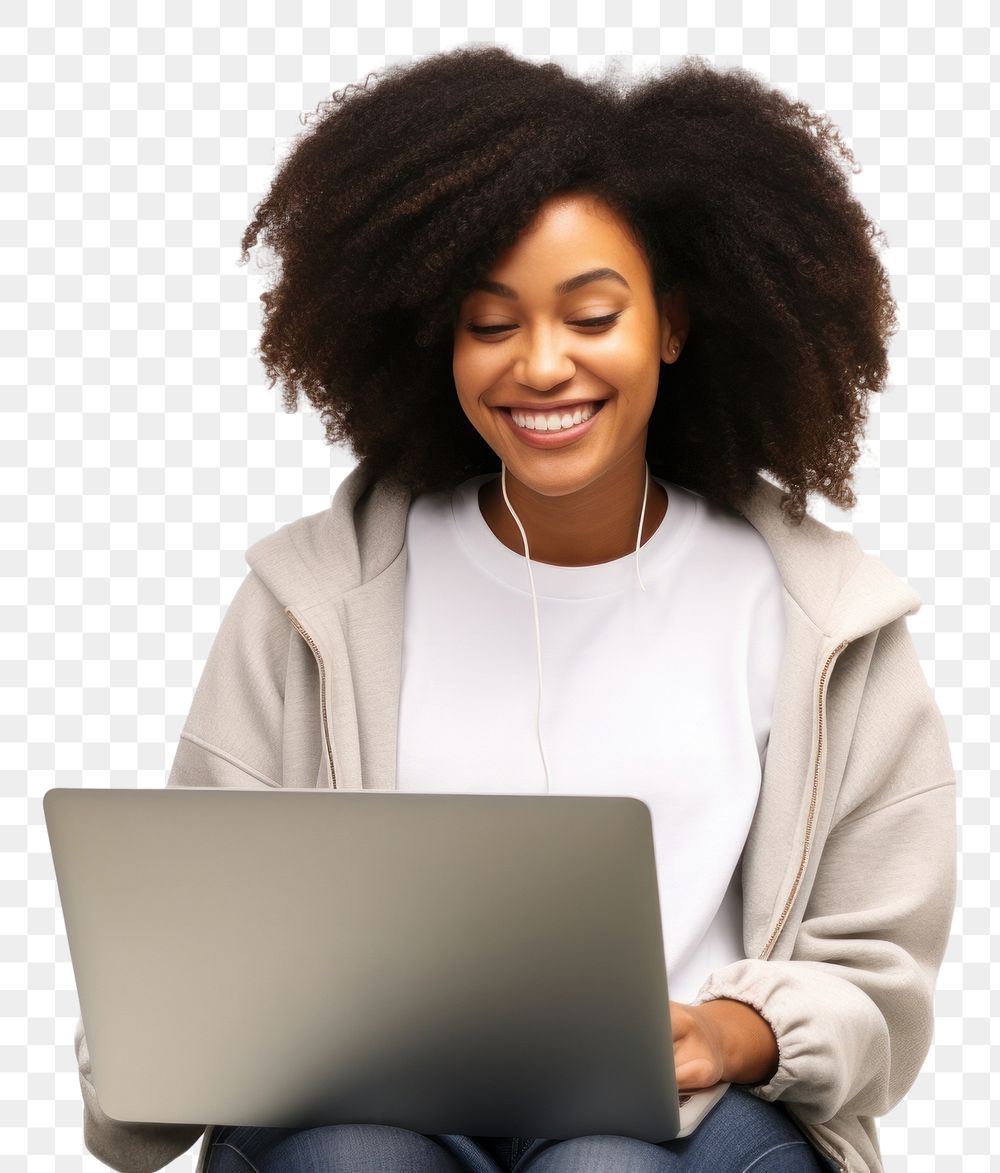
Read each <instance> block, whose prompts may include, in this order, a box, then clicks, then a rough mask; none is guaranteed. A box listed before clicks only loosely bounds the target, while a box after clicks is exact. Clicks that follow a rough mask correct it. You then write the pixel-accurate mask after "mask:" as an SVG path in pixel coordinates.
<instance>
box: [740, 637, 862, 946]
mask: <svg viewBox="0 0 1000 1173" xmlns="http://www.w3.org/2000/svg"><path fill="white" fill-rule="evenodd" d="M848 643H850V640H846V639H845V640H843V641H842V642H841V643H839V644H837V646H836V647H835V648H834V649H833V651H832V652H831V653H830V654H829V655H828V656H827V658H826V663H825V664H824V665H823V670H822V672H820V674H819V694H818V698H817V712H818V714H819V718H818V724H817V729H818V732H817V737H816V757H815V759H814V761H813V780H812V794H811V795H810V797H809V813H808V815H807V816H806V834H805V838H804V839H803V841H802V854H801V856H800V857H799V867H798V871H796V873H795V879H794V880H793V881H792V886H791V888H790V889H789V891H788V896H787V897H786V898H785V905H784V907H783V908H782V910H781V913H780V915H779V916H778V919H777V920H776V921H775V922H774V928H773V929H771V935H770V936H769V937H768V939H767V944H766V945H765V946H764V948H763V949H762V950H761V953H760V960H761V961H766V960H767V959H768V957H769V956H770V955H771V950H772V949H773V948H774V942H775V941H776V940H777V939H778V934H779V933H780V932H781V930H782V927H783V926H784V923H785V921H786V920H787V919H788V913H789V912H790V911H791V907H792V904H793V903H794V901H795V896H796V893H797V892H798V890H799V885H800V884H801V882H802V877H803V876H804V875H805V870H806V864H807V862H808V860H809V847H810V840H811V839H812V828H813V819H814V818H815V816H816V804H817V802H818V800H819V767H820V762H821V761H822V758H823V731H824V702H825V700H826V678H827V676H828V675H829V672H830V665H831V664H832V663H833V661H834V660H835V659H836V657H837V656H838V655H839V654H840V653H841V652H842V651H843V650H844V648H846V647H847V645H848Z"/></svg>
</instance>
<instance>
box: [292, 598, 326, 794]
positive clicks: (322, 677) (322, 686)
mask: <svg viewBox="0 0 1000 1173" xmlns="http://www.w3.org/2000/svg"><path fill="white" fill-rule="evenodd" d="M285 614H286V615H287V616H288V618H289V619H290V620H291V621H292V625H293V627H294V628H295V630H296V631H297V632H298V633H299V635H301V636H302V638H303V639H304V640H305V641H306V643H307V644H308V645H309V647H310V648H311V649H312V654H313V655H314V656H315V657H316V663H317V665H318V666H319V696H320V707H321V710H322V714H323V741H324V742H325V744H326V758H327V761H328V762H329V764H330V785H331V786H332V787H333V789H334V790H336V789H337V771H336V769H335V768H334V765H333V745H332V744H331V742H330V721H329V719H328V717H327V712H326V667H325V665H324V664H323V657H322V656H321V655H320V654H319V648H318V647H317V646H316V641H315V640H314V639H313V637H312V636H311V635H310V634H309V632H308V631H306V629H305V628H304V627H303V626H302V623H301V622H300V621H299V618H298V616H297V615H296V614H295V612H294V611H293V610H292V609H291V607H286V608H285Z"/></svg>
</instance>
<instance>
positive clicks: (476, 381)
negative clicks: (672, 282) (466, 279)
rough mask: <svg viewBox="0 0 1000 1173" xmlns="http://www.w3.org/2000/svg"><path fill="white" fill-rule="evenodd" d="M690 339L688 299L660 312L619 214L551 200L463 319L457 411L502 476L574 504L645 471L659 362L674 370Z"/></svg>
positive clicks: (582, 201) (581, 200) (583, 200)
mask: <svg viewBox="0 0 1000 1173" xmlns="http://www.w3.org/2000/svg"><path fill="white" fill-rule="evenodd" d="M686 330H687V315H686V308H685V306H684V304H683V300H682V299H681V298H680V297H679V296H678V295H675V296H673V297H665V298H662V299H661V300H660V302H659V304H658V302H657V298H656V297H655V294H654V291H653V285H652V273H651V270H650V266H649V262H648V260H647V259H646V255H645V253H644V252H643V251H642V250H641V249H640V248H639V247H638V245H637V244H636V243H634V241H633V239H632V237H631V236H630V235H629V233H628V230H627V226H626V224H625V222H624V221H622V220H621V218H620V217H619V216H618V215H617V213H615V212H614V211H613V210H612V209H611V208H610V207H609V206H608V205H607V204H605V203H604V202H603V201H601V200H599V199H597V198H596V197H593V196H588V195H565V196H558V197H554V198H553V199H551V200H549V201H548V202H547V203H546V204H544V205H543V206H542V208H541V209H540V211H539V213H538V215H537V216H536V217H535V219H534V221H533V222H532V223H531V224H530V225H529V226H528V227H527V228H526V229H525V231H524V232H523V233H522V234H521V236H520V237H519V238H518V240H517V242H516V243H515V244H514V245H513V246H512V247H511V248H510V249H508V250H507V252H506V253H505V254H503V255H502V256H501V257H500V259H499V260H498V262H497V263H496V264H495V265H494V267H493V268H492V270H491V271H490V272H489V273H488V274H487V275H486V277H485V279H484V280H483V281H482V282H481V283H480V284H479V285H478V286H477V287H476V288H475V289H473V291H472V292H471V293H470V294H469V295H468V296H467V297H466V298H465V299H464V301H463V302H462V304H461V306H460V307H459V313H458V318H457V320H456V327H455V345H454V356H453V372H454V377H455V387H456V389H457V392H458V398H459V402H460V403H461V406H462V410H463V411H464V412H465V414H466V416H467V417H468V419H469V421H470V422H471V423H472V425H473V427H474V428H475V429H476V431H477V432H479V434H480V435H481V436H482V437H483V439H484V440H485V441H486V443H487V444H489V446H490V448H492V449H493V451H494V452H495V453H496V454H497V456H499V457H500V459H501V460H502V461H503V463H504V464H505V465H506V466H507V469H508V473H509V474H512V475H513V476H514V477H516V478H517V479H518V480H519V481H521V482H522V483H523V484H524V485H526V486H527V487H529V488H531V489H533V490H535V491H536V492H539V493H542V494H545V495H548V496H561V495H564V494H567V493H572V492H576V491H578V490H580V489H583V488H585V487H586V486H587V485H590V484H592V483H593V482H595V481H596V480H598V479H599V478H601V477H602V476H605V475H606V474H608V473H609V472H611V471H612V470H615V471H616V474H617V475H620V474H621V473H622V472H623V471H625V470H624V469H623V468H622V467H621V466H622V465H623V464H624V465H630V464H633V463H634V464H635V465H636V467H637V468H638V469H642V468H643V462H644V461H645V452H646V431H647V425H648V422H649V417H650V413H651V412H652V410H653V404H654V402H655V400H656V390H657V385H658V382H659V376H660V361H661V359H662V360H663V361H665V362H672V361H674V359H676V357H677V354H679V352H680V346H681V345H682V344H683V340H684V336H685V334H686ZM672 345H673V349H671V347H672ZM588 417H589V418H588ZM566 424H571V425H572V426H570V427H566V426H565V425H566ZM532 425H534V426H533V427H532ZM635 476H636V477H637V478H638V479H639V480H640V482H641V476H642V474H641V473H639V472H637V473H636V474H635Z"/></svg>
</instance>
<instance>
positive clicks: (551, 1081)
mask: <svg viewBox="0 0 1000 1173" xmlns="http://www.w3.org/2000/svg"><path fill="white" fill-rule="evenodd" d="M43 809H44V813H45V821H46V826H47V829H48V835H49V842H50V845H51V849H52V857H53V863H54V866H55V874H56V882H57V885H58V891H59V898H60V901H61V904H62V911H63V917H64V921H65V925H66V934H67V939H68V943H69V950H70V956H71V959H72V963H73V971H74V975H75V978H76V984H77V992H78V995H79V1000H80V1014H81V1017H82V1019H83V1024H84V1029H85V1031H86V1034H87V1042H88V1046H89V1049H90V1056H91V1060H92V1065H93V1067H92V1078H93V1083H94V1087H95V1090H96V1092H97V1096H98V1100H99V1101H100V1104H101V1107H102V1108H103V1109H104V1111H105V1112H106V1113H107V1114H108V1115H109V1116H111V1117H113V1118H115V1119H118V1120H123V1121H141V1122H160V1123H172V1124H182V1123H187V1124H201V1123H213V1124H219V1125H224V1124H234V1125H258V1126H264V1127H285V1128H289V1127H290V1128H307V1127H313V1126H316V1125H321V1124H337V1123H374V1124H393V1125H396V1126H398V1127H402V1128H407V1129H411V1130H413V1131H417V1132H421V1133H425V1134H428V1135H434V1134H444V1133H462V1134H466V1135H470V1136H533V1137H545V1138H550V1139H568V1138H570V1137H574V1136H585V1135H594V1134H612V1135H622V1136H633V1137H637V1138H639V1139H641V1140H647V1141H651V1142H653V1143H659V1142H662V1141H665V1140H672V1139H674V1138H676V1137H679V1136H685V1135H687V1134H688V1133H690V1132H691V1131H693V1130H694V1128H695V1127H696V1126H697V1124H698V1123H699V1122H700V1120H701V1119H703V1117H704V1116H705V1115H706V1113H707V1112H708V1111H710V1109H711V1108H712V1107H713V1106H714V1105H715V1104H716V1103H717V1102H718V1100H719V1099H721V1097H722V1095H723V1094H724V1092H725V1091H726V1088H727V1087H728V1084H725V1083H721V1084H717V1085H715V1086H714V1087H713V1088H710V1089H705V1090H703V1091H697V1092H695V1093H693V1094H687V1093H686V1094H685V1096H683V1097H679V1096H678V1092H677V1085H676V1081H675V1075H674V1061H673V1044H672V1035H671V1029H670V1015H669V1005H668V1001H669V998H668V992H667V975H666V965H665V958H664V949H663V940H662V934H661V921H660V910H659V897H658V892H657V883H656V865H655V859H654V848H653V837H652V825H651V817H650V812H649V808H648V807H647V806H646V804H645V803H644V802H642V801H641V800H640V799H638V798H632V797H620V796H618V797H611V796H608V797H603V796H602V797H595V796H573V795H519V794H478V793H477V794H458V795H456V794H437V793H411V792H405V793H401V792H398V791H384V790H382V791H379V790H372V791H336V790H333V791H323V790H300V789H289V790H269V791H262V790H259V789H254V790H242V789H219V788H216V787H184V788H164V789H162V790H108V789H59V788H57V789H52V790H49V791H48V792H47V793H46V795H45V797H44V801H43ZM682 1100H683V1102H682Z"/></svg>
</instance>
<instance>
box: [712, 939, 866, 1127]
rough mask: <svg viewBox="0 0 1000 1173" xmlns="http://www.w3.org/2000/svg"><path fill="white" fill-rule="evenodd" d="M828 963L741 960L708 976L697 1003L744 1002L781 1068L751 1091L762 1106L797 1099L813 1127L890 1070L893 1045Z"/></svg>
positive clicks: (854, 989)
mask: <svg viewBox="0 0 1000 1173" xmlns="http://www.w3.org/2000/svg"><path fill="white" fill-rule="evenodd" d="M838 968H842V967H837V966H833V965H831V964H827V963H822V962H808V961H762V960H760V959H758V958H750V959H746V960H743V961H736V962H733V964H731V965H728V966H725V967H723V968H722V969H719V970H716V971H715V972H714V973H711V974H710V975H709V976H708V978H707V979H706V981H705V982H704V983H703V984H702V986H701V988H700V989H699V990H698V993H697V995H696V997H695V1000H694V1004H695V1005H699V1004H700V1003H702V1002H707V1001H710V1000H711V999H713V998H732V999H734V1000H735V1001H737V1002H745V1003H746V1004H747V1005H748V1006H752V1007H753V1008H754V1010H756V1011H757V1013H758V1014H759V1015H760V1016H761V1017H762V1018H763V1019H764V1020H765V1021H766V1022H767V1024H768V1025H769V1026H770V1027H771V1030H772V1031H773V1032H774V1037H775V1039H776V1041H777V1044H778V1067H777V1070H776V1071H775V1073H774V1075H773V1076H772V1077H771V1079H770V1080H769V1081H768V1082H767V1083H764V1084H748V1085H744V1086H746V1089H747V1091H749V1092H751V1093H752V1094H753V1095H755V1096H757V1097H759V1098H760V1099H762V1100H769V1101H771V1100H777V1099H779V1098H782V1097H784V1098H785V1099H787V1100H790V1101H795V1102H796V1103H797V1106H798V1107H799V1108H800V1110H801V1113H802V1114H803V1115H804V1116H807V1117H808V1118H809V1119H810V1120H811V1121H814V1122H816V1123H823V1122H824V1121H826V1120H830V1119H831V1118H832V1117H833V1116H834V1115H836V1113H837V1112H838V1111H840V1109H841V1108H842V1106H843V1105H844V1103H845V1101H847V1100H849V1099H850V1098H851V1097H852V1096H853V1095H854V1094H855V1093H856V1092H857V1090H858V1086H859V1085H861V1084H864V1083H865V1082H867V1080H868V1079H870V1077H871V1073H872V1072H873V1071H875V1072H877V1071H880V1070H888V1066H889V1039H888V1030H887V1027H886V1023H885V1019H884V1018H883V1017H882V1015H881V1013H880V1012H879V1010H878V1008H877V1007H876V1005H875V1004H874V1002H872V1000H871V999H870V998H869V997H868V995H867V994H865V993H864V991H863V990H861V989H859V988H858V987H857V986H856V985H854V984H853V983H852V982H850V981H848V980H846V979H845V978H844V977H843V976H841V975H840V974H837V973H835V972H832V971H834V970H836V969H838Z"/></svg>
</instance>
